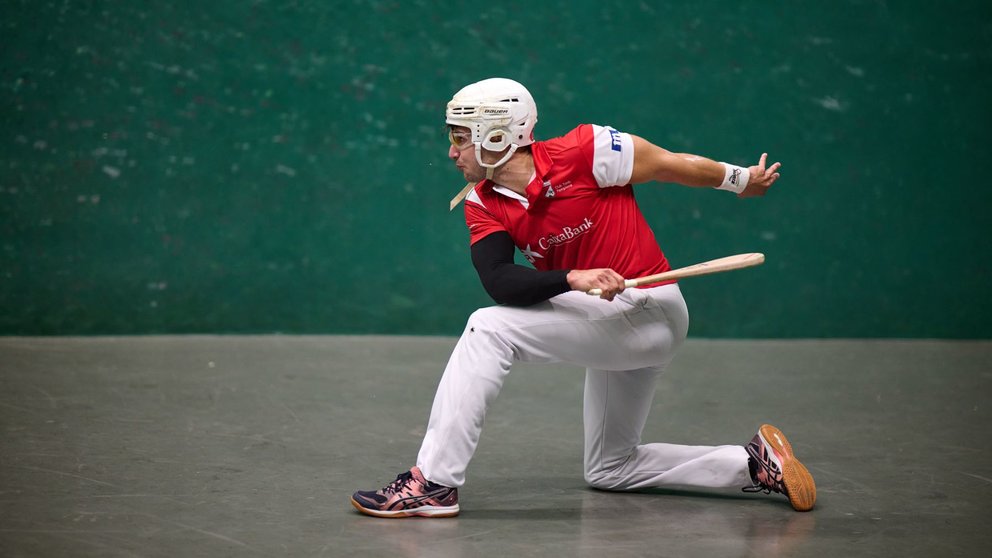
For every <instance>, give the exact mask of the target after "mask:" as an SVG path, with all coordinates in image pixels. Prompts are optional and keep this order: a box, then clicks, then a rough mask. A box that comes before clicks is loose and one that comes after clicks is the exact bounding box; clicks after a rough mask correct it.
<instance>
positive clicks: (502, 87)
mask: <svg viewBox="0 0 992 558" xmlns="http://www.w3.org/2000/svg"><path fill="white" fill-rule="evenodd" d="M445 117H446V118H445V122H446V123H447V124H448V125H450V126H464V127H466V128H468V129H469V130H471V131H472V143H473V144H475V159H476V161H478V163H479V165H481V166H483V167H485V168H486V169H487V172H486V177H487V178H492V174H493V171H494V170H495V169H496V168H497V167H499V166H500V165H502V164H503V163H505V162H507V161H509V160H510V157H511V156H512V155H513V153H514V152H515V151H516V150H517V148H519V147H523V146H525V145H530V144H532V143H534V125H535V124H537V105H536V104H535V103H534V98H533V97H531V95H530V92H529V91H527V88H526V87H524V86H523V85H521V84H519V83H517V82H515V81H513V80H512V79H506V78H490V79H484V80H482V81H479V82H476V83H473V84H471V85H467V86H465V87H463V88H462V89H461V90H460V91H459V92H458V93H455V96H454V97H452V98H451V101H449V102H448V109H447V110H446V111H445ZM483 147H484V148H486V149H488V150H490V151H496V152H499V151H503V150H504V149H506V148H507V147H509V150H508V151H507V153H506V155H504V156H503V158H502V159H500V160H499V161H497V162H496V163H492V164H490V163H484V162H482V148H483Z"/></svg>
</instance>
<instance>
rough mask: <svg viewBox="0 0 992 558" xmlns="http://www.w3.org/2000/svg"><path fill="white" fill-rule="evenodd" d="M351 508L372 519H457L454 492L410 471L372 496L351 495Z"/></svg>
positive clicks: (419, 473)
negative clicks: (414, 517) (353, 507)
mask: <svg viewBox="0 0 992 558" xmlns="http://www.w3.org/2000/svg"><path fill="white" fill-rule="evenodd" d="M351 505H353V506H355V508H357V509H358V511H360V512H362V513H364V514H368V515H374V516H376V517H411V516H417V515H419V516H423V517H454V516H456V515H458V489H457V488H448V487H447V486H441V485H440V484H434V483H433V482H430V481H429V480H427V479H425V478H424V475H423V474H422V473H421V472H420V469H418V468H417V467H414V468H413V469H410V470H409V471H407V472H405V473H402V474H400V475H399V476H397V477H396V480H394V481H393V482H391V483H389V484H388V485H386V486H385V487H383V488H381V489H379V490H376V491H375V492H371V491H364V492H363V491H359V492H356V493H354V494H352V496H351Z"/></svg>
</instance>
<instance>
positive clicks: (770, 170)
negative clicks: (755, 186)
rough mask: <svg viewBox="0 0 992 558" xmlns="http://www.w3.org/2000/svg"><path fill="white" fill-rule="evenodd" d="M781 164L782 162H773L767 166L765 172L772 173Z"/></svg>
mask: <svg viewBox="0 0 992 558" xmlns="http://www.w3.org/2000/svg"><path fill="white" fill-rule="evenodd" d="M781 166H782V163H775V164H773V165H772V166H770V167H768V170H766V171H765V172H767V173H768V174H772V173H774V172H776V171H778V169H779V167H781Z"/></svg>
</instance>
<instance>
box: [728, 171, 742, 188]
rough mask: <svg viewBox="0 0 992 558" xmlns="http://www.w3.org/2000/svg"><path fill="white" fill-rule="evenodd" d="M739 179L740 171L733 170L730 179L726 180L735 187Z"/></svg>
mask: <svg viewBox="0 0 992 558" xmlns="http://www.w3.org/2000/svg"><path fill="white" fill-rule="evenodd" d="M740 178H741V169H737V168H735V169H734V170H733V171H731V173H730V178H729V179H728V181H729V182H730V183H731V184H733V185H734V186H737V183H738V181H739V180H740Z"/></svg>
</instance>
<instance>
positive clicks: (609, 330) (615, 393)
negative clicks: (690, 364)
mask: <svg viewBox="0 0 992 558" xmlns="http://www.w3.org/2000/svg"><path fill="white" fill-rule="evenodd" d="M688 326H689V314H688V311H687V310H686V306H685V301H684V300H683V298H682V292H681V291H680V290H679V288H678V285H676V284H672V285H664V286H661V287H654V288H651V289H627V290H625V291H624V292H623V293H621V294H620V295H619V296H617V297H616V299H614V301H613V302H607V301H605V300H602V299H600V298H598V297H592V296H589V295H587V294H585V293H582V292H578V291H571V292H568V293H564V294H561V295H558V296H556V297H554V298H552V299H550V300H548V301H545V302H542V303H540V304H537V305H534V306H530V307H527V308H513V307H505V306H494V307H489V308H483V309H480V310H477V311H476V312H474V313H473V314H472V316H471V317H470V318H469V320H468V324H467V325H466V326H465V331H464V332H463V333H462V336H461V338H460V339H459V340H458V344H457V345H456V346H455V349H454V351H453V352H452V354H451V358H450V359H449V360H448V366H447V368H445V371H444V375H443V376H442V377H441V382H440V384H439V385H438V388H437V394H436V395H435V397H434V406H433V407H432V409H431V418H430V422H429V423H428V426H427V434H426V435H425V437H424V441H423V444H422V446H421V448H420V454H419V455H418V457H417V466H418V467H419V468H420V470H421V471H422V472H423V474H424V477H425V478H427V479H428V480H430V481H432V482H436V483H438V484H442V485H445V486H450V487H458V486H462V485H463V484H465V469H466V468H467V467H468V463H469V461H470V460H471V459H472V455H473V454H474V453H475V449H476V446H477V445H478V442H479V435H480V434H481V432H482V424H483V422H484V419H485V416H486V410H487V409H488V408H489V405H490V404H491V403H492V402H493V400H494V399H495V398H496V396H497V395H498V394H499V391H500V388H501V387H502V386H503V380H504V379H505V378H506V375H507V373H508V372H509V371H510V366H511V365H512V364H513V362H514V361H520V362H567V363H573V364H576V365H579V366H582V367H585V368H586V383H585V397H584V399H585V401H584V419H583V421H584V425H585V478H586V481H587V482H589V484H591V485H592V486H595V487H597V488H602V489H608V490H629V489H638V488H647V487H684V488H730V487H734V488H737V487H743V486H750V485H751V482H750V480H749V475H748V468H747V459H748V458H747V453H746V452H745V451H744V448H743V447H742V446H681V445H673V444H643V445H642V444H641V431H642V430H643V429H644V424H645V422H646V421H647V417H648V411H650V409H651V403H652V399H653V398H654V391H655V386H656V383H657V379H658V376H659V375H660V374H661V372H662V371H663V370H664V369H665V367H666V366H668V364H669V362H671V360H672V357H673V356H674V354H675V350H676V349H677V348H678V347H679V346H680V345H681V344H682V342H683V341H685V336H686V332H687V330H688Z"/></svg>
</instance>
